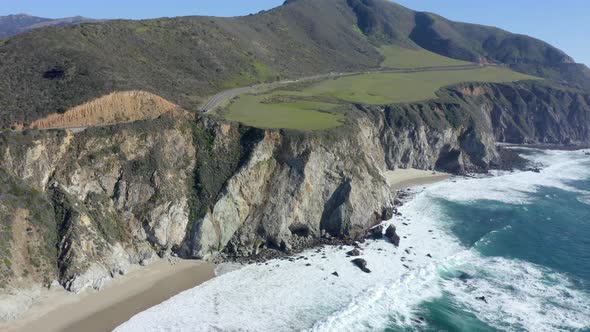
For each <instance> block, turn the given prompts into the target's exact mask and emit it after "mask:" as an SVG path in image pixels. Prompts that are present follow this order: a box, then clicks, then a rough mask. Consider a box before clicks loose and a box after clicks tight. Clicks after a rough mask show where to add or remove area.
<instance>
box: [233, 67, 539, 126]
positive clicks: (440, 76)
mask: <svg viewBox="0 0 590 332" xmlns="http://www.w3.org/2000/svg"><path fill="white" fill-rule="evenodd" d="M529 79H536V78H535V77H532V76H528V75H524V74H520V73H516V72H514V71H511V70H508V69H505V68H494V67H485V68H478V69H465V70H453V71H427V72H415V73H376V74H362V75H354V76H345V77H341V78H337V79H330V80H324V81H320V82H316V83H313V84H311V85H309V86H307V87H304V88H302V89H301V90H286V89H283V90H275V91H272V92H269V93H266V94H260V95H256V96H254V95H244V96H241V97H238V98H237V99H236V100H235V101H234V102H233V103H232V104H231V105H230V106H229V107H228V111H227V112H225V114H224V116H225V117H226V118H227V119H229V120H232V121H238V122H242V123H244V124H247V125H251V126H255V127H261V128H288V129H299V130H321V129H328V128H333V127H337V126H340V125H342V124H343V119H344V115H342V114H338V113H337V112H335V109H336V108H337V106H338V105H339V104H340V105H342V104H348V103H361V104H372V105H385V104H394V103H410V102H417V101H423V100H428V99H433V98H436V91H438V90H439V89H440V88H442V87H445V86H449V85H453V84H457V83H461V82H492V83H501V82H513V81H519V80H529Z"/></svg>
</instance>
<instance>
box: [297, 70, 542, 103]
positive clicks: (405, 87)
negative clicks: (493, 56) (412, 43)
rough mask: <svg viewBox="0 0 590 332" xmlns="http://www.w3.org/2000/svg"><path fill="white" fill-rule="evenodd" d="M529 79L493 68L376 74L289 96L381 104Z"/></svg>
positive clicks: (321, 84)
mask: <svg viewBox="0 0 590 332" xmlns="http://www.w3.org/2000/svg"><path fill="white" fill-rule="evenodd" d="M530 79H535V78H534V77H532V76H528V75H524V74H519V73H516V72H513V71H511V70H508V69H504V68H493V67H485V68H478V69H465V70H445V71H425V72H415V73H384V74H382V73H378V74H363V75H355V76H346V77H342V78H338V79H334V80H326V81H322V82H318V83H316V84H314V85H311V86H309V87H307V88H304V89H303V90H302V91H296V92H293V94H294V95H297V96H319V97H324V98H336V99H338V100H341V101H343V102H353V103H362V104H374V105H380V104H382V105H385V104H395V103H410V102H416V101H422V100H427V99H432V98H436V91H438V90H439V89H440V88H442V87H445V86H449V85H453V84H458V83H461V82H492V83H501V82H513V81H519V80H530Z"/></svg>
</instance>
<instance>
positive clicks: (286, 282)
mask: <svg viewBox="0 0 590 332" xmlns="http://www.w3.org/2000/svg"><path fill="white" fill-rule="evenodd" d="M420 195H422V194H420ZM420 195H419V196H420ZM420 202H421V200H420V198H416V199H415V200H413V201H412V202H410V203H408V204H407V207H404V209H406V210H408V211H410V210H413V212H408V215H407V217H406V216H404V218H407V219H401V218H399V219H397V220H394V221H392V222H394V223H395V224H396V226H397V228H398V234H399V235H400V236H402V239H401V245H400V247H399V248H395V247H394V246H393V244H391V243H389V242H387V241H385V240H378V241H367V242H366V243H365V244H364V245H362V247H363V250H362V252H363V254H362V255H361V257H362V258H364V259H366V260H367V262H368V267H369V268H370V269H371V270H372V273H368V274H367V273H364V272H362V271H361V270H360V269H358V268H357V267H356V266H354V265H353V264H352V263H351V262H350V261H351V259H352V258H350V257H347V256H346V252H347V251H349V250H351V249H352V247H344V248H342V249H340V248H338V247H327V248H325V249H324V250H323V251H322V252H321V253H317V252H316V250H310V251H307V252H305V253H304V254H303V255H301V256H303V257H305V258H307V259H298V260H296V261H295V262H289V261H281V260H272V261H269V262H268V265H250V266H246V267H244V268H242V269H239V270H235V271H232V272H229V273H225V274H223V275H221V276H219V277H217V278H215V279H212V280H210V281H208V282H206V283H205V284H203V285H201V286H199V287H197V288H194V289H192V290H188V291H186V292H184V293H181V294H179V295H177V296H175V297H174V298H172V299H170V300H168V301H166V302H164V303H162V304H160V305H158V306H156V307H154V308H151V309H149V310H147V311H145V312H143V313H141V314H139V315H137V316H135V317H133V318H132V319H131V320H130V321H128V322H127V323H125V324H123V325H122V326H120V327H119V328H118V329H117V331H162V330H163V331H177V330H182V331H217V330H224V331H269V330H272V331H290V330H302V329H310V328H314V325H315V326H316V327H315V329H319V330H322V329H324V326H327V327H328V329H330V326H331V324H336V325H338V326H343V324H342V323H339V322H338V321H339V319H338V318H334V319H332V322H325V324H322V323H317V322H318V321H320V322H321V321H323V320H324V319H325V318H326V317H338V316H342V317H346V316H349V315H352V312H356V311H358V313H359V314H362V313H363V312H365V309H364V308H366V307H367V306H370V303H372V302H374V301H376V300H378V299H380V298H381V297H383V295H384V292H385V291H387V292H390V291H391V290H390V289H389V288H390V287H389V286H390V285H392V284H395V283H400V280H402V283H405V284H406V286H407V287H406V295H407V296H404V298H407V299H408V301H411V302H408V303H402V302H401V300H400V302H399V306H398V310H404V309H403V308H406V309H407V310H412V307H413V306H414V305H415V304H416V303H417V302H414V301H412V298H413V297H414V296H410V295H411V293H412V292H413V290H412V288H411V287H410V285H413V284H414V283H415V282H417V280H419V279H420V278H423V277H424V276H428V275H429V273H426V272H420V271H421V269H426V270H428V269H430V268H432V265H431V263H432V262H433V261H435V260H437V259H440V258H441V257H445V256H447V253H450V252H452V250H458V247H455V249H454V247H453V246H449V241H448V237H449V236H448V235H446V234H444V232H442V231H437V230H436V229H435V225H434V224H432V223H430V222H429V221H430V220H433V219H431V218H427V219H425V221H424V222H411V221H410V220H419V218H420V216H421V215H423V214H427V213H429V212H428V211H426V210H425V209H423V208H419V209H412V208H411V206H412V205H415V204H421V203H420ZM430 213H433V214H436V212H435V211H432V212H430ZM406 221H408V225H407V226H406V225H403V224H402V222H406ZM403 236H405V238H403ZM433 238H436V239H433ZM406 249H407V250H408V251H409V252H410V253H409V254H408V253H406V252H405V250H406ZM427 254H430V255H431V256H433V258H429V257H427ZM324 256H325V257H326V258H323V257H324ZM402 257H404V259H403V261H402ZM307 264H310V266H306V265H307ZM404 264H405V265H407V266H408V268H406V267H404V266H403V265H404ZM333 272H337V273H338V274H339V276H338V277H337V276H334V275H332V273H333ZM397 291H402V289H401V288H398V289H397ZM437 295H438V294H436V293H433V294H431V296H437ZM342 310H344V311H345V312H344V313H342ZM384 319H385V317H384ZM384 319H383V321H384ZM383 321H381V323H383ZM374 324H375V326H376V325H378V323H377V322H374ZM344 325H346V324H344Z"/></svg>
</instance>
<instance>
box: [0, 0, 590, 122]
mask: <svg viewBox="0 0 590 332" xmlns="http://www.w3.org/2000/svg"><path fill="white" fill-rule="evenodd" d="M384 46H386V47H387V46H390V47H398V48H402V49H409V50H426V51H428V52H431V53H433V54H435V55H439V56H445V57H447V58H451V59H456V60H462V61H468V62H476V63H497V64H503V65H506V66H508V67H510V68H511V69H513V70H516V71H519V72H521V73H525V74H531V75H535V76H539V77H543V78H548V79H550V80H552V81H554V82H558V83H567V84H570V85H572V86H573V87H575V88H584V89H586V88H590V71H589V70H588V69H587V68H586V67H585V66H583V65H579V64H576V63H574V62H573V60H572V59H571V58H570V57H569V56H568V55H567V54H565V53H564V52H562V51H560V50H559V49H557V48H555V47H553V46H551V45H549V44H547V43H545V42H543V41H540V40H537V39H534V38H531V37H527V36H523V35H515V34H511V33H509V32H506V31H503V30H500V29H497V28H493V27H486V26H479V25H473V24H465V23H458V22H453V21H449V20H446V19H444V18H442V17H440V16H437V15H434V14H430V13H421V12H414V11H412V10H409V9H407V8H404V7H402V6H399V5H396V4H394V3H391V2H388V1H385V0H362V1H361V0H325V1H312V0H296V1H287V2H286V3H285V4H284V5H282V6H280V7H277V8H275V9H272V10H269V11H264V12H261V13H258V14H255V15H249V16H244V17H235V18H216V17H180V18H165V19H155V20H143V21H126V20H116V21H108V22H102V23H93V24H86V23H84V24H78V25H74V26H67V27H63V26H57V27H47V28H44V29H39V30H35V31H33V32H31V33H27V34H23V35H19V36H16V37H14V38H11V39H8V40H5V41H3V42H0V54H1V56H2V59H3V61H2V62H1V63H0V71H2V73H4V75H3V77H2V78H0V123H1V124H2V127H8V126H11V125H15V124H18V123H25V124H30V123H31V122H33V121H35V120H37V119H39V118H43V117H45V116H47V115H49V114H53V113H63V112H66V111H67V110H69V109H70V108H72V107H75V106H78V105H81V104H84V103H86V102H88V101H91V100H94V99H97V98H100V97H102V96H105V95H108V94H110V93H113V92H116V91H146V92H148V93H152V94H155V95H158V96H161V97H162V98H164V99H166V100H168V101H170V102H171V103H174V104H177V105H179V106H180V107H183V108H185V109H188V110H193V111H194V110H196V109H198V107H199V105H201V103H202V102H203V101H204V100H206V98H207V97H208V96H211V95H212V94H214V93H217V92H219V91H221V90H224V89H227V88H232V87H238V86H247V85H252V84H255V83H257V82H269V81H276V80H279V79H284V78H298V77H303V76H307V75H312V74H318V73H329V72H332V71H338V72H350V71H358V70H361V71H362V70H366V69H369V68H376V67H379V66H380V65H381V64H382V63H383V61H384V60H385V56H384V55H383V52H382V48H383V47H384Z"/></svg>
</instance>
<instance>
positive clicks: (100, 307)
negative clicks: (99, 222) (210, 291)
mask: <svg viewBox="0 0 590 332" xmlns="http://www.w3.org/2000/svg"><path fill="white" fill-rule="evenodd" d="M213 277H215V272H214V266H213V265H212V264H210V263H208V262H204V261H196V260H182V259H177V258H175V259H173V260H165V259H162V260H158V261H156V262H154V263H152V264H150V265H148V266H145V267H138V268H137V269H134V270H133V271H131V272H129V273H128V274H126V275H124V276H121V277H118V278H116V279H114V280H113V281H111V282H110V283H109V284H107V285H106V286H105V287H104V288H103V289H102V290H100V291H86V292H83V293H81V294H73V293H69V292H67V291H65V290H63V289H59V290H45V291H44V294H43V295H42V298H41V300H40V301H39V302H38V303H36V304H34V305H33V306H32V307H31V308H30V309H29V310H28V311H27V312H26V313H24V314H23V315H22V316H21V317H20V318H19V319H17V320H14V321H9V322H4V323H0V330H2V331H6V332H21V331H22V332H24V331H45V332H52V331H56V332H57V331H85V332H102V331H112V330H113V329H114V328H116V327H117V326H119V325H120V324H122V323H124V322H125V321H127V320H129V319H130V318H131V317H133V316H134V315H136V314H138V313H140V312H142V311H145V310H147V309H149V308H150V307H152V306H155V305H157V304H160V303H162V302H164V301H166V300H167V299H169V298H171V297H173V296H175V295H177V294H179V293H181V292H183V291H185V290H188V289H191V288H194V287H196V286H197V285H199V284H201V283H203V282H205V281H207V280H209V279H211V278H213Z"/></svg>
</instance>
